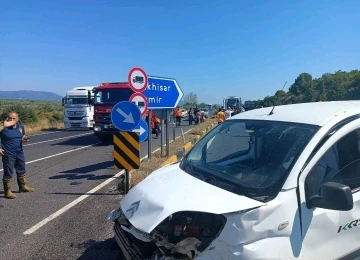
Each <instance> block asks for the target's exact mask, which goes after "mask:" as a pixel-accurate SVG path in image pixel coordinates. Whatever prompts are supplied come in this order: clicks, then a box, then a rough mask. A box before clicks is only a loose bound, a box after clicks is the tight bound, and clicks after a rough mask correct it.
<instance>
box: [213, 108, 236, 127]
mask: <svg viewBox="0 0 360 260" xmlns="http://www.w3.org/2000/svg"><path fill="white" fill-rule="evenodd" d="M239 113H241V110H240V109H233V108H231V107H228V108H227V109H226V110H225V109H224V108H223V107H221V108H219V111H218V112H217V114H216V120H217V122H218V124H221V123H222V122H224V121H225V120H226V119H228V118H230V117H232V116H234V115H237V114H239Z"/></svg>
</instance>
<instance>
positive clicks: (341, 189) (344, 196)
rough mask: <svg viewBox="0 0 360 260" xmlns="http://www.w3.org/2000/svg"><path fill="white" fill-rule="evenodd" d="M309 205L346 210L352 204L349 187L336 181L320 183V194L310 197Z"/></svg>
mask: <svg viewBox="0 0 360 260" xmlns="http://www.w3.org/2000/svg"><path fill="white" fill-rule="evenodd" d="M309 206H310V207H318V208H323V209H331V210H341V211H348V210H351V209H352V208H353V206H354V200H353V196H352V193H351V189H350V187H348V186H346V185H344V184H341V183H337V182H325V183H324V184H322V185H321V189H320V196H319V195H315V196H312V197H310V201H309Z"/></svg>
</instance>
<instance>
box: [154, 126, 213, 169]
mask: <svg viewBox="0 0 360 260" xmlns="http://www.w3.org/2000/svg"><path fill="white" fill-rule="evenodd" d="M216 125H217V123H213V124H212V125H211V126H208V127H207V128H206V129H204V130H202V131H201V132H198V133H197V134H196V135H194V138H193V139H192V140H191V141H190V142H187V143H185V144H184V145H183V146H182V148H181V149H179V150H178V151H177V153H176V154H174V155H172V156H170V157H169V158H168V159H167V160H166V161H165V162H163V163H162V164H161V166H160V167H163V166H165V165H168V164H170V163H175V162H177V161H180V160H181V159H182V158H183V157H184V156H185V155H186V154H187V153H188V152H189V151H190V149H191V148H192V147H193V146H194V144H196V143H197V142H198V141H199V140H200V139H201V137H202V136H204V135H205V134H206V133H207V132H209V131H210V130H211V129H212V128H214V127H215V126H216Z"/></svg>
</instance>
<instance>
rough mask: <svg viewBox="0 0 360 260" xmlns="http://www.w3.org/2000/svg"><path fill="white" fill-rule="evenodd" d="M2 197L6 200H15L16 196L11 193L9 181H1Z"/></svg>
mask: <svg viewBox="0 0 360 260" xmlns="http://www.w3.org/2000/svg"><path fill="white" fill-rule="evenodd" d="M3 184H4V197H5V198H7V199H15V198H16V195H15V194H14V193H12V191H11V180H3Z"/></svg>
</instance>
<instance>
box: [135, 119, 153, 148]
mask: <svg viewBox="0 0 360 260" xmlns="http://www.w3.org/2000/svg"><path fill="white" fill-rule="evenodd" d="M133 132H140V136H139V141H140V143H142V142H144V141H145V140H146V139H147V137H148V135H149V126H148V124H147V123H146V121H145V120H143V119H141V120H140V123H139V125H138V126H137V127H136V129H134V130H133Z"/></svg>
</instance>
